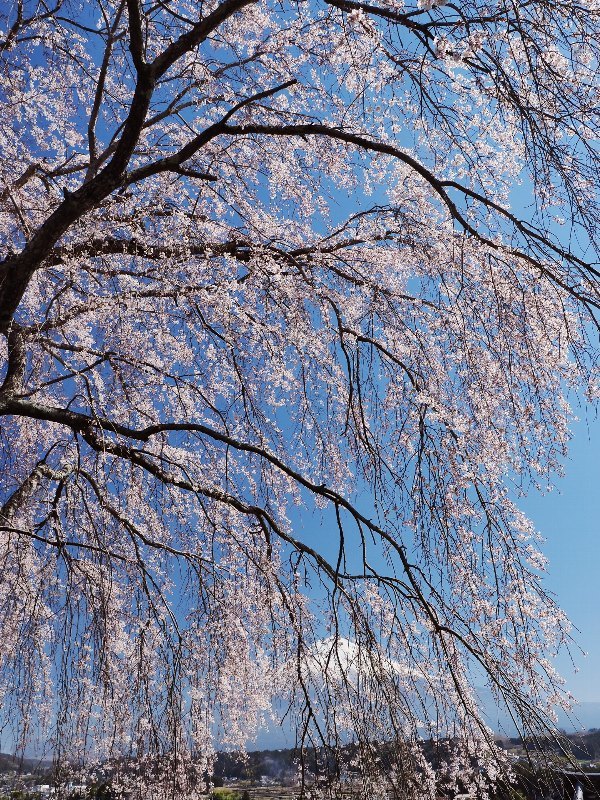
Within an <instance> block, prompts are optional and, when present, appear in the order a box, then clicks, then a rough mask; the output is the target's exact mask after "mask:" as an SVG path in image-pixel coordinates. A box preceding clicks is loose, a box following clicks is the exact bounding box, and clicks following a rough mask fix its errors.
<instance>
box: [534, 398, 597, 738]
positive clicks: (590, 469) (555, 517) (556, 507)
mask: <svg viewBox="0 0 600 800" xmlns="http://www.w3.org/2000/svg"><path fill="white" fill-rule="evenodd" d="M578 416H579V417H580V419H579V421H578V422H577V423H575V424H574V425H573V434H574V437H573V441H572V443H571V449H570V456H569V460H568V461H567V462H566V464H565V473H566V474H565V477H564V478H562V479H560V480H559V481H558V482H557V489H556V490H555V491H553V492H550V493H549V494H545V495H541V494H533V493H532V494H531V495H529V497H527V498H525V500H522V501H521V503H520V505H521V507H522V508H523V510H524V511H525V512H526V513H527V514H528V515H529V516H530V517H531V519H532V520H533V521H534V522H535V525H536V527H537V529H538V530H539V531H540V532H541V533H542V535H543V536H544V537H545V538H546V543H545V545H544V546H543V551H544V553H545V555H546V556H547V557H548V558H549V560H550V563H549V566H548V573H549V574H548V578H547V586H548V588H550V589H551V590H552V591H553V592H555V593H556V595H557V599H558V601H559V605H560V606H561V607H562V608H563V609H564V610H565V611H566V612H567V613H568V615H569V617H570V619H571V621H572V622H573V624H574V625H576V626H577V628H578V629H579V632H577V631H575V632H574V635H575V638H576V640H577V642H578V643H579V644H580V646H581V647H582V649H583V650H585V651H586V652H587V653H588V655H587V657H583V656H582V655H581V654H580V653H579V652H578V651H577V650H574V651H573V658H574V660H575V662H576V665H577V667H579V672H577V673H575V672H574V669H573V666H572V664H571V663H570V661H569V659H568V657H566V656H564V657H561V658H559V662H558V665H559V668H560V671H561V672H562V674H563V676H564V677H565V678H566V680H567V687H568V688H569V689H570V690H571V691H572V692H573V693H574V694H575V696H576V698H577V699H578V700H580V701H584V702H587V701H600V541H599V539H598V533H599V531H600V485H599V478H600V470H599V468H598V454H599V451H600V420H599V419H598V418H596V416H595V414H594V411H593V410H586V409H585V408H581V409H579V413H578ZM598 725H599V726H600V720H599V721H598Z"/></svg>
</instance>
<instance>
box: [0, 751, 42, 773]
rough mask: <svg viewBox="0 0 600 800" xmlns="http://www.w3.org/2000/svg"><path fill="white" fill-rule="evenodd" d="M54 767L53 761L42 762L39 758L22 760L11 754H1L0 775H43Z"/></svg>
mask: <svg viewBox="0 0 600 800" xmlns="http://www.w3.org/2000/svg"><path fill="white" fill-rule="evenodd" d="M51 766H52V761H41V760H40V759H39V758H21V757H19V756H13V755H10V754H9V753H0V774H2V775H4V774H6V773H7V772H21V773H33V774H43V773H45V772H47V771H48V770H49V769H50V768H51Z"/></svg>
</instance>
